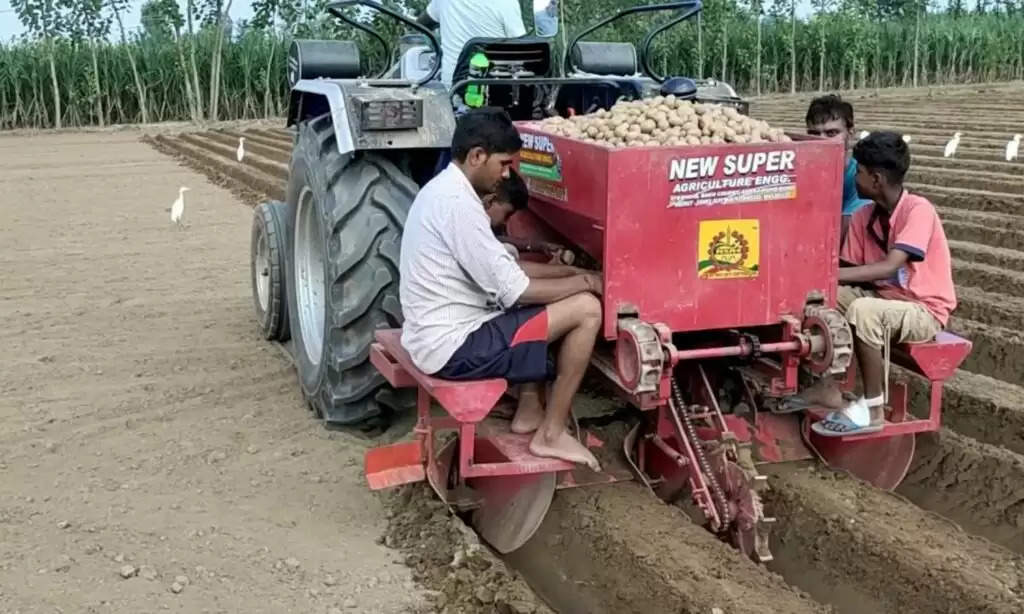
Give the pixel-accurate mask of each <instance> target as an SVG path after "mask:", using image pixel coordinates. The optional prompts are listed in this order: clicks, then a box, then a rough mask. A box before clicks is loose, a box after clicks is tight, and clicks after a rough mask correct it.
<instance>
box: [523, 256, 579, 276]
mask: <svg viewBox="0 0 1024 614" xmlns="http://www.w3.org/2000/svg"><path fill="white" fill-rule="evenodd" d="M519 266H520V268H522V269H523V272H524V273H526V276H527V277H529V278H530V279H555V278H558V277H571V276H573V275H581V274H583V273H586V272H587V271H585V270H583V269H581V268H578V267H574V266H569V265H567V264H549V263H546V262H533V261H531V260H520V261H519Z"/></svg>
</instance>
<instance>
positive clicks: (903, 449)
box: [803, 419, 917, 490]
mask: <svg viewBox="0 0 1024 614" xmlns="http://www.w3.org/2000/svg"><path fill="white" fill-rule="evenodd" d="M803 422H804V424H803V435H804V441H806V442H807V445H809V446H811V447H812V448H814V449H816V450H817V451H818V454H820V455H821V457H822V458H824V459H825V462H827V463H828V464H829V466H830V467H835V468H837V469H843V470H845V471H849V472H850V473H851V474H853V475H854V476H856V477H858V478H860V479H862V480H864V481H865V482H867V483H869V484H871V485H873V486H875V487H877V488H881V489H882V490H893V489H894V488H896V487H897V486H899V484H900V482H902V481H903V478H904V477H906V475H907V471H909V470H910V462H911V461H912V460H913V459H914V450H915V449H916V447H917V439H916V438H915V436H914V435H896V436H894V437H880V438H876V439H866V440H863V441H839V438H838V437H822V436H820V435H817V434H815V433H814V432H813V431H812V430H811V428H810V420H808V419H804V421H803Z"/></svg>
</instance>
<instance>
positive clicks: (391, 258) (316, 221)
mask: <svg viewBox="0 0 1024 614" xmlns="http://www.w3.org/2000/svg"><path fill="white" fill-rule="evenodd" d="M417 190H418V187H417V185H416V183H415V182H414V181H413V180H412V179H410V178H409V177H408V176H407V175H406V174H405V173H403V172H402V171H401V170H399V168H398V167H397V166H395V164H393V163H392V162H390V161H389V160H387V159H385V158H384V157H382V156H379V155H376V154H373V153H367V152H353V153H350V154H341V153H339V152H338V144H337V140H336V137H335V133H334V126H333V125H332V123H331V116H330V114H325V115H321V116H319V117H316V118H314V119H311V120H308V121H305V122H303V123H302V124H301V125H300V126H299V130H298V135H297V138H296V142H295V147H294V148H293V150H292V159H291V168H290V173H289V180H288V206H289V210H290V211H291V212H292V216H293V223H292V228H293V239H292V241H291V248H290V249H289V250H288V254H289V259H288V260H289V266H288V278H289V283H288V309H289V313H290V314H292V315H291V318H290V319H291V333H292V339H293V340H294V344H295V363H296V368H297V370H298V373H299V381H300V382H301V385H302V390H303V393H304V394H305V397H306V399H307V400H308V402H309V404H310V408H311V409H312V410H313V411H315V412H316V413H317V414H318V415H319V416H320V417H322V418H323V419H324V421H325V422H327V423H328V425H334V426H342V427H347V428H351V429H356V430H359V431H362V432H364V433H377V432H380V431H383V430H385V429H387V427H388V426H389V425H390V423H391V419H392V417H393V415H394V414H395V413H396V412H397V411H399V410H401V409H404V408H405V407H407V406H408V403H407V402H406V400H405V398H404V396H403V395H399V394H397V393H396V391H395V390H394V389H392V388H391V387H390V386H388V384H387V381H386V380H385V379H384V377H383V376H382V375H381V374H380V373H379V372H378V371H377V369H376V368H375V367H374V366H373V364H371V363H370V360H369V354H370V345H371V344H372V343H373V335H374V331H376V330H377V329H381V328H397V327H400V326H401V325H402V309H401V304H400V303H399V300H398V263H399V249H400V248H401V241H402V229H403V227H404V225H405V219H406V216H407V215H408V213H409V207H410V206H411V205H412V200H413V198H414V197H415V195H416V192H417Z"/></svg>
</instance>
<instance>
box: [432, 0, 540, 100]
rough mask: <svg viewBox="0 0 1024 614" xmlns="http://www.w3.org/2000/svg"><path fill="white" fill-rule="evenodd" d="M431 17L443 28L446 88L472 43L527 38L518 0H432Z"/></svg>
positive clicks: (444, 81) (443, 74) (444, 79)
mask: <svg viewBox="0 0 1024 614" xmlns="http://www.w3.org/2000/svg"><path fill="white" fill-rule="evenodd" d="M427 15H429V16H430V18H431V19H433V20H434V21H436V22H437V23H439V24H441V82H442V83H444V84H445V86H446V87H451V85H452V75H453V74H454V73H455V63H456V62H457V61H458V60H459V55H460V54H461V53H462V48H463V47H465V46H466V43H467V42H468V41H469V40H470V39H474V38H519V37H520V36H525V35H526V27H525V26H523V14H522V12H521V10H520V8H519V2H518V0H430V4H428V5H427Z"/></svg>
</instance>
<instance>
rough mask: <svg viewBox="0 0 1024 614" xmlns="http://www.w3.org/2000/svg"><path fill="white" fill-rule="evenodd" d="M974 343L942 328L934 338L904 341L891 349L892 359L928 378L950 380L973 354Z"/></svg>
mask: <svg viewBox="0 0 1024 614" xmlns="http://www.w3.org/2000/svg"><path fill="white" fill-rule="evenodd" d="M971 346H972V344H971V342H970V341H969V340H967V339H964V338H963V337H958V336H957V335H954V334H953V333H950V332H946V331H942V332H940V333H939V334H938V335H936V336H935V340H934V341H927V342H925V343H901V344H899V345H897V346H895V347H893V349H892V361H893V362H895V363H896V364H898V365H900V366H901V367H904V368H906V369H910V370H911V371H913V372H914V373H917V374H919V375H923V376H924V377H926V378H928V380H929V381H933V382H938V381H943V380H946V379H949V377H950V376H952V375H953V373H954V372H955V371H956V370H957V369H958V368H959V367H960V364H961V363H962V362H963V361H964V359H965V358H967V355H968V354H970V353H971Z"/></svg>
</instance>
